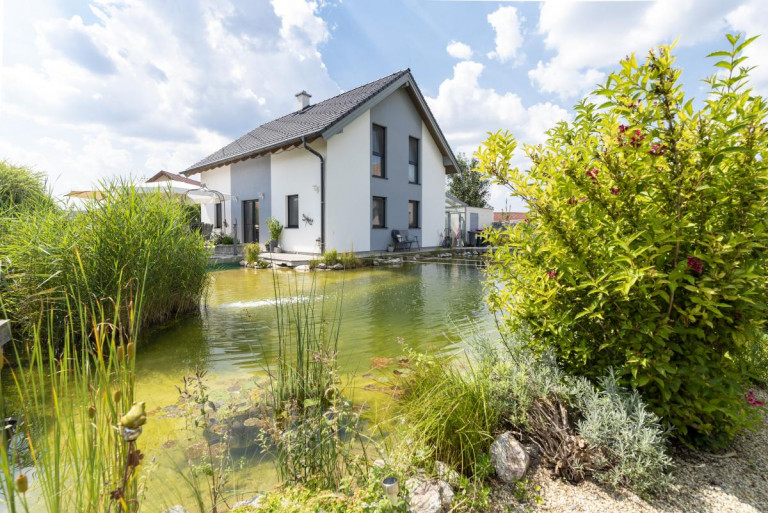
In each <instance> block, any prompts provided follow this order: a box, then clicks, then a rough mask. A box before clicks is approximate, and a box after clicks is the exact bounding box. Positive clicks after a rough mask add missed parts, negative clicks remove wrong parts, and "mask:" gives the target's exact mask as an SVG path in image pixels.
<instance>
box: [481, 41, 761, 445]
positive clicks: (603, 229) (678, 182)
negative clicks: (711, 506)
mask: <svg viewBox="0 0 768 513" xmlns="http://www.w3.org/2000/svg"><path fill="white" fill-rule="evenodd" d="M728 40H729V42H730V48H729V49H728V50H726V51H721V52H715V53H714V54H712V56H713V57H715V58H717V59H718V61H717V62H716V64H715V65H716V70H717V71H718V73H716V74H714V75H713V76H712V77H710V78H708V79H707V80H706V83H707V84H708V85H709V91H708V92H707V96H706V97H705V98H704V101H703V106H702V107H701V109H699V110H696V109H695V108H694V103H693V100H692V99H690V98H687V97H686V96H685V94H684V93H683V90H682V85H681V84H680V82H679V78H680V70H679V69H678V68H675V66H674V61H675V59H674V57H673V55H672V48H671V47H668V46H662V47H660V48H658V49H656V50H653V51H651V52H650V53H649V54H648V58H647V59H646V60H645V62H638V60H637V59H636V58H635V56H634V55H632V56H630V57H628V58H627V59H625V60H623V61H622V62H621V68H620V69H619V70H618V71H616V72H615V73H612V74H611V75H610V76H609V77H608V79H607V80H606V82H605V84H604V85H603V86H602V87H599V88H598V89H596V90H595V91H594V93H593V97H592V98H593V99H592V100H590V101H586V100H584V101H582V102H581V103H579V104H578V105H576V107H575V111H576V117H575V119H574V121H573V122H571V123H568V122H562V123H559V124H558V125H557V126H556V127H554V128H552V129H551V130H550V131H549V132H548V140H547V141H546V143H545V144H543V145H536V146H526V147H525V152H526V154H527V156H528V157H529V158H530V161H531V165H530V169H529V170H527V171H520V170H518V169H517V168H514V167H512V165H511V163H510V161H511V159H512V158H513V156H514V150H515V148H516V142H515V140H514V138H513V137H512V136H511V135H509V134H508V133H506V132H501V131H500V132H497V133H494V134H490V136H489V138H488V139H487V141H486V142H484V143H483V145H482V146H481V148H480V149H479V151H478V152H477V157H478V159H479V161H480V164H479V170H480V171H481V172H483V173H485V174H486V175H487V176H489V177H490V178H492V179H493V180H494V181H495V182H496V183H498V184H502V185H505V186H507V187H509V188H510V189H511V191H512V194H513V195H514V196H518V197H520V198H522V199H523V200H525V201H526V202H527V204H528V206H529V208H530V211H529V212H528V214H527V222H523V223H520V224H518V225H517V226H515V227H514V228H511V229H500V230H499V229H497V230H489V231H488V232H489V233H488V238H489V245H491V246H496V247H500V248H502V249H500V250H498V251H495V252H494V253H493V255H492V261H493V262H492V265H491V266H490V268H489V271H488V272H489V276H488V280H489V283H490V284H491V286H490V289H491V292H490V303H491V306H492V307H493V308H495V309H496V310H497V311H499V312H500V313H501V314H502V315H504V316H505V319H506V322H507V324H508V325H509V327H511V328H513V329H514V328H516V327H519V326H523V325H524V326H526V327H527V328H528V329H530V331H531V334H532V337H531V339H530V343H529V347H531V348H533V349H535V350H537V351H544V350H554V351H555V353H556V356H557V359H558V362H559V364H560V365H561V366H562V367H563V369H564V370H565V371H566V372H567V373H569V374H573V375H582V376H586V377H588V378H590V379H592V380H597V379H598V378H600V377H602V376H604V375H605V374H606V373H607V372H608V370H609V369H611V368H612V369H614V370H615V372H616V377H617V379H618V380H619V382H620V383H621V384H622V385H623V386H629V387H631V388H633V389H636V390H638V391H639V392H640V393H641V394H642V397H643V399H644V400H645V401H646V402H647V405H648V407H649V409H650V410H651V411H652V412H654V413H655V414H656V415H658V416H659V417H661V418H662V419H663V421H664V422H666V423H667V424H668V425H671V426H673V427H674V432H673V434H674V436H676V437H677V438H678V439H679V440H681V441H682V442H684V443H686V444H690V445H697V446H708V447H721V446H723V445H724V444H727V443H729V442H730V440H732V438H733V437H734V436H735V435H736V434H737V433H739V432H740V431H741V430H742V429H743V428H745V427H750V426H754V425H755V422H756V421H757V418H758V415H757V413H756V412H755V409H754V408H752V407H750V405H749V404H748V403H747V402H746V401H745V399H744V396H743V393H744V382H745V379H746V376H745V374H744V373H743V372H742V366H741V365H740V364H739V363H738V359H739V357H740V355H741V353H742V351H743V350H744V347H745V346H746V344H747V342H748V341H749V340H751V339H753V337H755V336H756V335H757V334H759V333H762V327H763V324H764V322H765V317H766V311H767V310H768V304H767V302H766V292H768V287H767V285H768V267H766V265H765V262H766V258H767V257H768V252H767V251H766V248H768V226H767V225H766V220H767V219H768V202H766V194H767V193H768V165H767V164H766V157H768V155H766V149H767V148H768V131H767V130H766V115H767V114H768V108H767V106H766V102H765V100H764V99H763V98H762V97H760V96H757V95H754V94H753V93H752V91H751V90H750V87H749V71H750V68H747V67H744V61H745V59H746V58H745V57H744V56H743V55H742V52H743V50H744V48H745V47H746V46H747V45H748V44H749V43H750V42H751V41H752V40H751V39H749V40H743V39H742V38H741V37H740V36H730V35H729V36H728Z"/></svg>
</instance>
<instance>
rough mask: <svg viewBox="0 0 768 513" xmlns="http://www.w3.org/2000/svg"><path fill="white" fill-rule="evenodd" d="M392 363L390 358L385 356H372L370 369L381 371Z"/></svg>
mask: <svg viewBox="0 0 768 513" xmlns="http://www.w3.org/2000/svg"><path fill="white" fill-rule="evenodd" d="M391 363H392V358H388V357H386V356H374V357H373V358H371V368H372V369H383V368H384V367H387V366H388V365H390V364H391Z"/></svg>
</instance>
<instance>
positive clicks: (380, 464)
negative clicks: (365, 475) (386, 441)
mask: <svg viewBox="0 0 768 513" xmlns="http://www.w3.org/2000/svg"><path fill="white" fill-rule="evenodd" d="M373 466H374V467H376V468H384V467H386V466H387V462H386V461H384V460H382V459H381V458H379V459H377V460H373Z"/></svg>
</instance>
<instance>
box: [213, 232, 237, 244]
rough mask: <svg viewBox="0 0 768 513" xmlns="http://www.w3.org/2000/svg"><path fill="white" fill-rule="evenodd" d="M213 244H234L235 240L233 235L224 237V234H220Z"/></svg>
mask: <svg viewBox="0 0 768 513" xmlns="http://www.w3.org/2000/svg"><path fill="white" fill-rule="evenodd" d="M213 243H214V244H216V245H217V246H218V245H227V244H234V243H235V239H233V238H232V236H231V235H224V234H223V233H220V234H219V235H217V236H216V238H215V239H214V240H213Z"/></svg>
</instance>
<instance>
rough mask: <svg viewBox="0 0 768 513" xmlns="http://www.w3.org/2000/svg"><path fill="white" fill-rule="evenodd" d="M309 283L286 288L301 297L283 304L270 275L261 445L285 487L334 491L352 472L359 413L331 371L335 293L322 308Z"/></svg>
mask: <svg viewBox="0 0 768 513" xmlns="http://www.w3.org/2000/svg"><path fill="white" fill-rule="evenodd" d="M315 280H316V278H315V277H314V275H313V277H312V279H311V282H310V283H309V284H306V283H305V282H304V281H301V282H299V281H298V280H296V281H294V283H293V285H291V283H290V282H289V284H288V290H287V291H286V293H287V296H288V297H293V296H303V298H304V299H303V300H300V301H284V300H282V298H283V291H282V290H281V288H280V281H279V280H278V278H277V275H276V274H273V283H274V286H275V299H276V301H275V308H276V314H277V335H278V347H277V351H278V355H277V362H276V364H275V369H274V372H273V371H272V370H271V369H269V378H270V379H269V384H268V388H269V394H268V396H267V398H266V400H267V404H268V408H269V411H270V412H271V418H270V419H269V420H270V423H269V428H268V429H266V430H265V431H264V432H263V435H262V439H261V442H262V445H263V446H264V448H265V449H267V450H274V451H275V452H276V456H277V458H276V465H277V469H278V473H279V474H280V478H281V480H282V481H283V482H284V483H286V484H301V485H303V486H306V487H308V488H310V489H313V490H320V489H323V488H330V489H334V488H338V487H339V486H340V484H341V482H342V480H343V479H345V478H346V477H347V476H348V475H349V474H350V473H353V472H354V471H355V470H356V469H354V468H352V467H354V465H355V459H354V457H353V446H354V444H356V443H358V442H359V443H360V444H361V445H362V444H363V440H362V424H361V420H360V416H359V413H358V412H357V411H356V410H355V409H354V408H353V406H352V404H351V402H350V401H349V400H347V399H346V398H344V397H343V387H342V385H341V380H340V377H339V371H338V361H337V357H338V341H339V327H340V315H341V310H340V306H341V293H339V294H338V295H337V298H338V300H337V302H336V303H335V304H332V305H328V309H327V310H326V304H325V301H324V300H321V299H319V298H318V294H317V288H316V281H315ZM326 296H327V294H325V293H324V294H322V297H323V298H325V297H326ZM363 449H364V447H363Z"/></svg>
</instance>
